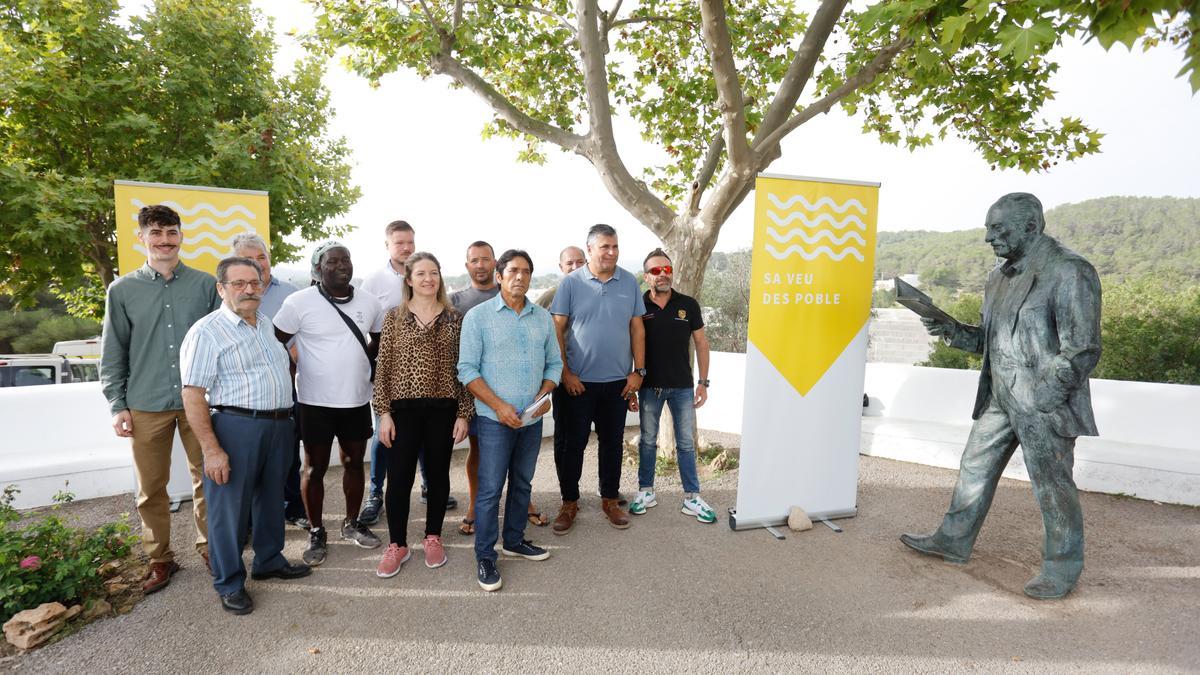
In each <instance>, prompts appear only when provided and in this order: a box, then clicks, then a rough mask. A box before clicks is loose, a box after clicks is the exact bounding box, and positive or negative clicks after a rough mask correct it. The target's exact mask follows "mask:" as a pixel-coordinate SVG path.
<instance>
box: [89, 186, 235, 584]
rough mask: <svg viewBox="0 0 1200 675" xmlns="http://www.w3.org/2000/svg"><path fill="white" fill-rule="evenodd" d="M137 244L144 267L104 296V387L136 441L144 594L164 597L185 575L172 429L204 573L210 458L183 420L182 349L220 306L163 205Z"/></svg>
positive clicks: (117, 421) (123, 433)
mask: <svg viewBox="0 0 1200 675" xmlns="http://www.w3.org/2000/svg"><path fill="white" fill-rule="evenodd" d="M137 238H138V241H139V242H140V243H141V248H142V249H143V250H144V251H145V253H146V258H147V261H146V264H145V265H143V266H141V267H139V268H137V269H136V270H134V271H132V272H130V273H129V274H126V275H124V276H122V277H121V278H119V279H117V280H116V281H114V282H113V283H112V285H111V286H109V287H108V297H107V299H106V300H105V307H104V339H103V346H102V353H101V357H100V382H101V386H102V388H103V389H104V396H105V398H107V399H108V405H109V409H110V410H111V411H112V415H113V431H115V432H116V434H117V436H120V437H121V438H129V439H131V440H132V446H133V469H134V473H136V474H137V490H138V496H137V510H138V517H139V518H141V520H142V547H143V548H144V549H145V551H146V555H147V557H149V558H150V573H149V575H148V576H147V578H146V579H145V581H144V582H143V583H142V591H143V592H144V593H153V592H155V591H158V590H161V589H162V588H163V587H165V586H166V585H167V584H168V583H170V581H171V575H173V574H175V573H176V572H178V571H179V569H180V567H179V564H178V563H176V562H175V554H174V553H173V552H172V551H171V511H170V497H169V495H168V494H167V482H168V481H169V480H170V477H171V447H172V446H173V445H174V442H175V429H176V428H178V429H179V437H180V439H181V440H182V441H183V447H184V450H185V451H186V452H187V459H188V467H189V469H190V471H191V474H192V515H193V517H194V519H195V522H196V551H197V552H198V553H199V554H200V556H201V557H202V558H203V559H204V563H205V566H207V565H208V526H207V523H206V509H205V504H204V491H203V488H202V487H201V485H202V483H201V481H202V479H203V476H204V456H203V453H202V452H201V450H200V443H199V441H197V440H196V436H195V435H194V434H193V433H192V428H191V426H189V425H188V421H187V416H186V415H185V414H184V412H183V394H182V391H181V386H182V385H181V382H180V377H179V346H180V345H181V344H182V343H183V338H184V336H185V335H186V334H187V332H188V329H189V328H191V327H192V324H194V323H195V322H196V321H198V320H199V319H200V318H202V317H204V316H205V315H207V314H208V313H209V312H211V311H213V310H214V309H217V308H219V307H220V306H221V298H220V296H218V295H217V280H216V279H215V278H213V276H212V275H211V274H208V273H207V272H201V271H200V270H195V269H192V268H190V267H188V266H187V265H184V264H183V263H182V262H180V260H179V247H180V246H181V245H182V244H183V228H182V225H181V224H180V220H179V214H178V213H175V211H173V210H172V209H171V208H169V207H167V206H163V205H161V204H155V205H153V206H146V207H143V208H142V210H141V211H139V212H138V232H137Z"/></svg>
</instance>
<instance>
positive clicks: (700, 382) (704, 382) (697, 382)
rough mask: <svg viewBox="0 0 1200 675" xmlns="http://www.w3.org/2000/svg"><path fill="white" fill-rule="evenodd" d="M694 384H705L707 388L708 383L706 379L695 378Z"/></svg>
mask: <svg viewBox="0 0 1200 675" xmlns="http://www.w3.org/2000/svg"><path fill="white" fill-rule="evenodd" d="M696 384H702V385H704V386H705V388H708V387H709V386H710V385H709V384H708V380H696Z"/></svg>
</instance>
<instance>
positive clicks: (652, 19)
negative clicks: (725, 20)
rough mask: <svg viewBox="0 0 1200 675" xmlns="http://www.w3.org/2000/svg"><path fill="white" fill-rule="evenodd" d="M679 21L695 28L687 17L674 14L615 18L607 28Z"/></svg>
mask: <svg viewBox="0 0 1200 675" xmlns="http://www.w3.org/2000/svg"><path fill="white" fill-rule="evenodd" d="M670 22H673V23H681V24H683V25H685V26H689V27H691V28H695V27H696V24H694V23H692V22H691V21H688V20H687V19H680V18H679V17H675V16H633V17H629V18H628V19H617V20H616V21H613V22H612V23H610V24H609V25H608V28H609V30H612V29H613V28H618V27H620V26H631V25H633V24H636V23H670Z"/></svg>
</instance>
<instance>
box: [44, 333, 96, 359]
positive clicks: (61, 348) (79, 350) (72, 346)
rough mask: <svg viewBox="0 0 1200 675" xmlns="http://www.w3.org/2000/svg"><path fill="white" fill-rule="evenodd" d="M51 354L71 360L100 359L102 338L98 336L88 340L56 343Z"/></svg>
mask: <svg viewBox="0 0 1200 675" xmlns="http://www.w3.org/2000/svg"><path fill="white" fill-rule="evenodd" d="M50 352H51V353H52V354H58V355H59V356H65V357H67V358H70V359H76V358H84V359H98V358H100V336H99V335H97V336H96V337H92V338H88V339H86V340H67V341H65V342H55V343H54V348H53V349H51V350H50Z"/></svg>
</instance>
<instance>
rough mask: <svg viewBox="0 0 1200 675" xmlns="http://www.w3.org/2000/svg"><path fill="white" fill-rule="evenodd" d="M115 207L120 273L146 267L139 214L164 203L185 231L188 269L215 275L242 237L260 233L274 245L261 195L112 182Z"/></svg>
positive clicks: (181, 253)
mask: <svg viewBox="0 0 1200 675" xmlns="http://www.w3.org/2000/svg"><path fill="white" fill-rule="evenodd" d="M113 193H114V195H115V201H116V207H117V212H116V215H117V269H118V272H119V273H120V274H126V273H128V272H130V271H132V270H134V269H137V268H138V267H140V266H141V265H142V264H143V263H145V262H146V251H145V249H144V248H142V245H141V244H140V243H139V242H138V239H137V215H138V210H140V209H141V208H142V207H143V206H149V205H151V204H164V205H166V206H169V207H171V208H172V209H175V211H176V212H177V213H178V214H179V219H180V221H181V224H182V227H183V245H182V246H181V247H180V251H179V257H180V258H182V259H183V262H184V264H185V265H187V266H188V267H192V268H194V269H199V270H204V271H205V272H208V273H210V274H211V273H213V272H215V271H216V269H217V263H218V262H220V261H221V258H224V257H226V256H228V255H229V254H230V250H229V244H230V242H231V241H232V240H233V238H234V236H236V235H238V234H240V233H242V232H257V233H258V234H259V235H261V236H262V238H263V239H264V240H266V241H267V242H268V243H270V241H271V218H270V213H269V211H268V201H269V200H268V196H267V193H266V192H263V191H261V190H234V189H229V188H219V187H206V186H199V185H170V184H166V183H139V182H136V181H126V180H118V181H113Z"/></svg>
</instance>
